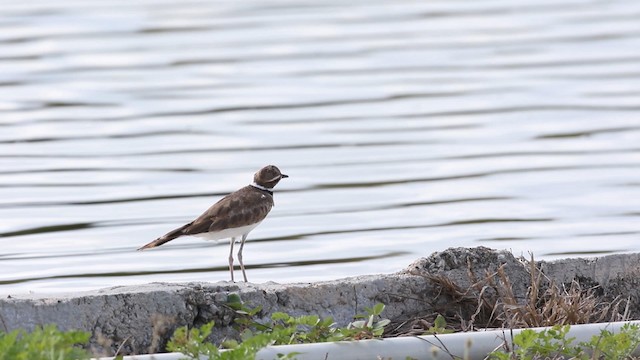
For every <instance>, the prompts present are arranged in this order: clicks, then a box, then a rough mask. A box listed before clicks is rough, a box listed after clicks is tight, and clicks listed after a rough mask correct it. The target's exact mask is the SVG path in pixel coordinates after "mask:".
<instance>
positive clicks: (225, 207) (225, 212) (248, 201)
mask: <svg viewBox="0 0 640 360" xmlns="http://www.w3.org/2000/svg"><path fill="white" fill-rule="evenodd" d="M272 207H273V197H272V196H271V195H269V194H265V193H264V192H262V191H260V190H258V189H256V188H254V187H252V186H245V187H243V188H242V189H240V190H238V191H236V192H234V193H232V194H229V195H227V196H225V197H224V198H222V199H220V201H218V202H217V203H215V204H214V205H213V206H211V207H210V208H209V209H208V210H207V211H205V212H204V214H202V215H200V216H199V217H198V218H197V219H195V220H194V221H193V222H192V223H191V225H190V226H188V227H187V228H185V229H184V235H193V234H199V233H203V232H211V231H220V230H224V229H229V228H235V227H240V226H245V225H251V224H253V223H256V222H259V221H262V220H263V219H264V218H265V217H266V216H267V214H269V211H271V208H272Z"/></svg>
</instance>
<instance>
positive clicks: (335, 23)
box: [0, 0, 640, 294]
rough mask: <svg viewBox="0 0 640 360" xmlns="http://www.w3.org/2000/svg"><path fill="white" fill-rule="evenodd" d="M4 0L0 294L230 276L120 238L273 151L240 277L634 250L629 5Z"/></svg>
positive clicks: (638, 9) (205, 247)
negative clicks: (268, 205) (263, 213)
mask: <svg viewBox="0 0 640 360" xmlns="http://www.w3.org/2000/svg"><path fill="white" fill-rule="evenodd" d="M0 3H1V4H0V5H1V6H0V248H1V250H0V293H3V294H11V293H24V292H30V291H32V292H36V293H47V292H58V291H76V290H87V289H95V288H101V287H107V286H116V285H130V284H140V283H147V282H153V281H169V282H188V281H219V280H228V279H229V274H228V270H227V257H228V242H218V243H216V242H205V241H202V240H199V239H195V238H182V239H178V240H175V241H173V242H171V243H168V244H166V245H164V246H162V247H161V248H158V249H155V250H152V251H147V252H136V251H135V249H136V248H138V247H139V246H141V245H143V244H145V243H147V242H148V241H150V240H153V239H154V238H156V237H158V236H160V235H162V234H164V233H165V232H167V231H168V230H171V229H173V228H174V227H177V226H179V225H182V224H183V223H185V222H187V221H190V220H192V219H193V218H194V217H196V216H197V215H199V214H200V213H201V212H202V211H204V210H205V209H206V208H208V207H209V206H210V205H211V204H213V203H214V202H215V201H217V200H218V199H219V198H220V197H222V196H223V195H225V194H226V193H229V192H231V191H234V190H236V189H237V188H240V187H242V186H244V185H246V184H248V183H249V182H250V181H251V179H252V176H253V173H254V172H255V171H257V170H258V169H259V168H260V167H262V166H263V165H267V164H275V165H277V166H279V167H280V168H281V169H282V170H283V172H285V173H287V174H288V175H290V178H289V179H287V180H285V181H283V182H282V183H281V184H280V185H279V186H278V188H276V194H275V202H276V207H275V208H274V209H273V211H272V212H271V214H270V215H269V217H268V218H267V219H266V220H265V221H264V222H263V223H262V225H261V226H260V227H258V228H257V229H256V230H254V231H253V232H252V233H251V234H250V236H249V241H248V243H247V246H246V247H245V250H244V259H245V263H246V264H247V266H248V276H249V280H251V281H253V282H266V281H277V282H298V281H303V282H307V281H315V280H320V279H335V278H341V277H347V276H353V275H359V274H372V273H389V272H395V271H398V270H401V269H402V268H404V267H405V266H406V265H408V264H409V263H410V262H411V261H413V260H414V259H416V258H418V257H421V256H428V255H429V254H431V253H432V252H434V251H440V250H444V249H446V248H448V247H452V246H466V247H471V246H480V245H483V246H488V247H492V248H498V249H511V250H512V251H513V252H514V253H515V254H517V255H520V254H523V255H527V254H528V253H529V252H532V253H533V254H534V255H535V256H536V257H537V258H538V259H555V258H562V257H577V256H596V255H603V254H609V253H621V252H634V251H636V252H637V251H640V20H639V19H640V2H638V1H615V0H611V1H609V0H607V1H601V0H597V1H588V0H578V1H571V0H560V1H556V0H554V1H550V0H542V1H528V2H524V1H523V2H517V3H513V2H512V1H508V0H495V1H494V0H486V1H484V0H483V1H475V0H474V1H470V0H468V1H467V0H442V1H440V0H437V1H392V0H371V1H366V2H353V3H350V2H344V1H336V0H329V1H322V2H309V1H286V0H285V1H270V2H264V1H243V2H235V1H228V2H216V1H208V0H207V1H178V2H176V1H156V0H153V1H151V0H149V1H125V0H121V1H84V0H76V1H73V0H72V1H69V0H64V1H48V0H40V1H7V0H3V1H2V0H0ZM236 275H238V276H239V277H240V278H241V276H240V275H239V272H236Z"/></svg>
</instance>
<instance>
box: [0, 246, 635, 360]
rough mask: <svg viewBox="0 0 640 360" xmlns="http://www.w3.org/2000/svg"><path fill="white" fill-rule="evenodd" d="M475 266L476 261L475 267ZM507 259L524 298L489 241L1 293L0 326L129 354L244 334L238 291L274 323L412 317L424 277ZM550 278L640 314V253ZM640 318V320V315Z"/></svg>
mask: <svg viewBox="0 0 640 360" xmlns="http://www.w3.org/2000/svg"><path fill="white" fill-rule="evenodd" d="M470 265H471V266H470ZM501 265H504V266H505V267H504V269H505V271H506V272H507V273H508V274H509V277H510V278H511V279H512V283H513V284H514V292H516V293H517V294H519V296H521V295H522V296H523V295H524V293H526V289H527V287H528V286H529V276H528V271H527V268H526V267H525V266H524V265H523V263H522V262H521V261H520V260H519V259H517V258H515V257H514V256H513V255H512V254H511V253H509V252H506V251H495V250H491V249H488V248H484V247H479V248H472V249H466V248H452V249H448V250H446V251H443V252H438V253H434V254H432V255H431V256H429V257H428V258H421V259H418V260H416V261H415V262H414V263H412V264H411V265H409V267H407V268H406V269H404V270H402V271H400V272H398V273H396V274H386V275H369V276H359V277H352V278H346V279H340V280H335V281H325V282H316V283H296V284H277V283H265V284H252V283H248V284H245V283H230V282H218V283H186V284H167V283H152V284H146V285H142V286H128V287H113V288H108V289H102V290H97V291H90V292H83V293H74V294H59V295H55V296H42V295H28V294H15V295H11V296H9V297H7V298H4V299H0V321H1V324H0V326H1V327H2V328H3V329H4V330H5V331H7V330H8V331H10V330H13V329H18V328H24V329H33V327H35V326H36V325H39V324H50V323H54V324H57V325H58V327H59V328H60V329H63V330H70V329H78V330H85V331H90V332H91V333H92V334H93V337H92V345H93V346H94V347H95V348H96V349H98V350H99V351H100V352H101V353H103V354H104V355H110V354H112V353H113V352H114V351H115V350H116V349H117V348H118V347H120V346H121V344H123V343H124V345H123V346H122V350H121V353H124V354H141V353H153V352H161V351H163V350H164V348H165V346H166V342H167V340H168V339H169V338H170V336H171V334H172V333H173V331H174V330H175V329H176V328H177V327H179V326H183V325H189V326H200V325H202V324H204V323H206V322H209V321H212V320H213V321H215V322H216V327H215V333H214V334H213V340H214V341H218V342H219V341H222V340H223V339H225V338H236V337H237V336H238V334H237V332H236V330H234V328H233V327H232V326H230V325H232V324H233V321H234V318H235V317H236V313H235V311H234V310H233V309H231V308H230V307H229V306H228V303H227V299H228V297H229V295H231V294H238V295H239V296H240V297H241V298H242V300H243V301H244V302H245V303H246V304H248V305H249V306H251V307H256V306H261V307H262V311H261V312H260V313H259V314H258V316H259V317H261V318H262V319H264V320H266V319H267V318H269V316H270V314H272V313H273V312H276V311H284V312H287V313H289V314H291V315H307V314H318V315H320V316H323V317H326V316H331V317H333V318H334V320H335V321H336V323H338V324H339V325H341V326H342V325H346V324H348V323H349V322H350V321H352V320H353V316H354V315H356V314H362V313H363V312H364V308H365V307H371V306H373V305H375V303H378V302H381V303H384V304H385V305H386V309H385V314H384V315H385V317H387V318H389V319H408V318H411V317H412V316H415V315H416V314H421V313H425V312H428V311H433V308H432V307H433V306H434V304H435V302H432V301H428V300H433V299H437V297H438V291H437V287H436V286H435V284H434V283H433V282H432V281H430V280H429V279H428V276H425V274H430V275H436V274H441V275H445V276H447V277H448V278H450V279H451V280H452V281H453V282H454V283H456V284H457V285H458V286H460V287H465V286H469V284H470V280H469V279H470V278H469V271H470V269H471V272H472V273H474V274H475V275H476V276H481V275H482V274H486V273H487V271H489V272H492V271H495V270H496V269H497V268H498V266H501ZM539 266H541V267H542V268H543V269H544V271H545V273H546V274H547V276H549V278H552V279H555V280H556V281H558V282H568V281H571V280H572V279H575V278H580V279H582V280H584V281H590V282H591V283H593V284H598V285H600V286H601V287H602V288H603V289H604V292H605V293H606V294H607V295H608V296H611V297H614V296H625V297H627V298H629V299H630V300H631V301H630V308H631V310H632V315H634V316H640V310H639V309H640V290H639V287H638V281H639V280H638V279H640V277H639V276H638V274H640V254H621V255H610V256H605V257H601V258H597V259H565V260H560V261H555V262H540V263H539ZM636 319H637V317H636Z"/></svg>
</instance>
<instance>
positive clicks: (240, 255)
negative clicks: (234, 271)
mask: <svg viewBox="0 0 640 360" xmlns="http://www.w3.org/2000/svg"><path fill="white" fill-rule="evenodd" d="M247 235H249V234H244V235H242V241H240V250H238V262H239V263H240V269H241V270H242V276H243V277H244V282H248V281H247V273H245V272H244V263H243V262H242V248H244V241H245V240H247Z"/></svg>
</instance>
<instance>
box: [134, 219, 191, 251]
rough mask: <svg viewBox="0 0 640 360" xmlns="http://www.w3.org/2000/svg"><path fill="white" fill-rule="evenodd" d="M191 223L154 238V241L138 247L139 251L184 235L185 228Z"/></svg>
mask: <svg viewBox="0 0 640 360" xmlns="http://www.w3.org/2000/svg"><path fill="white" fill-rule="evenodd" d="M189 225H191V223H189V224H186V225H183V226H180V227H179V228H177V229H175V230H171V231H169V232H168V233H166V234H164V235H162V236H160V237H159V238H157V239H155V240H153V241H152V242H150V243H148V244H147V245H145V246H143V247H141V248H139V249H138V251H141V250H146V249H151V248H154V247H157V246H160V245H162V244H164V243H167V242H169V241H171V240H173V239H175V238H178V237H180V236H182V235H184V229H186V228H187V227H189Z"/></svg>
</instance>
